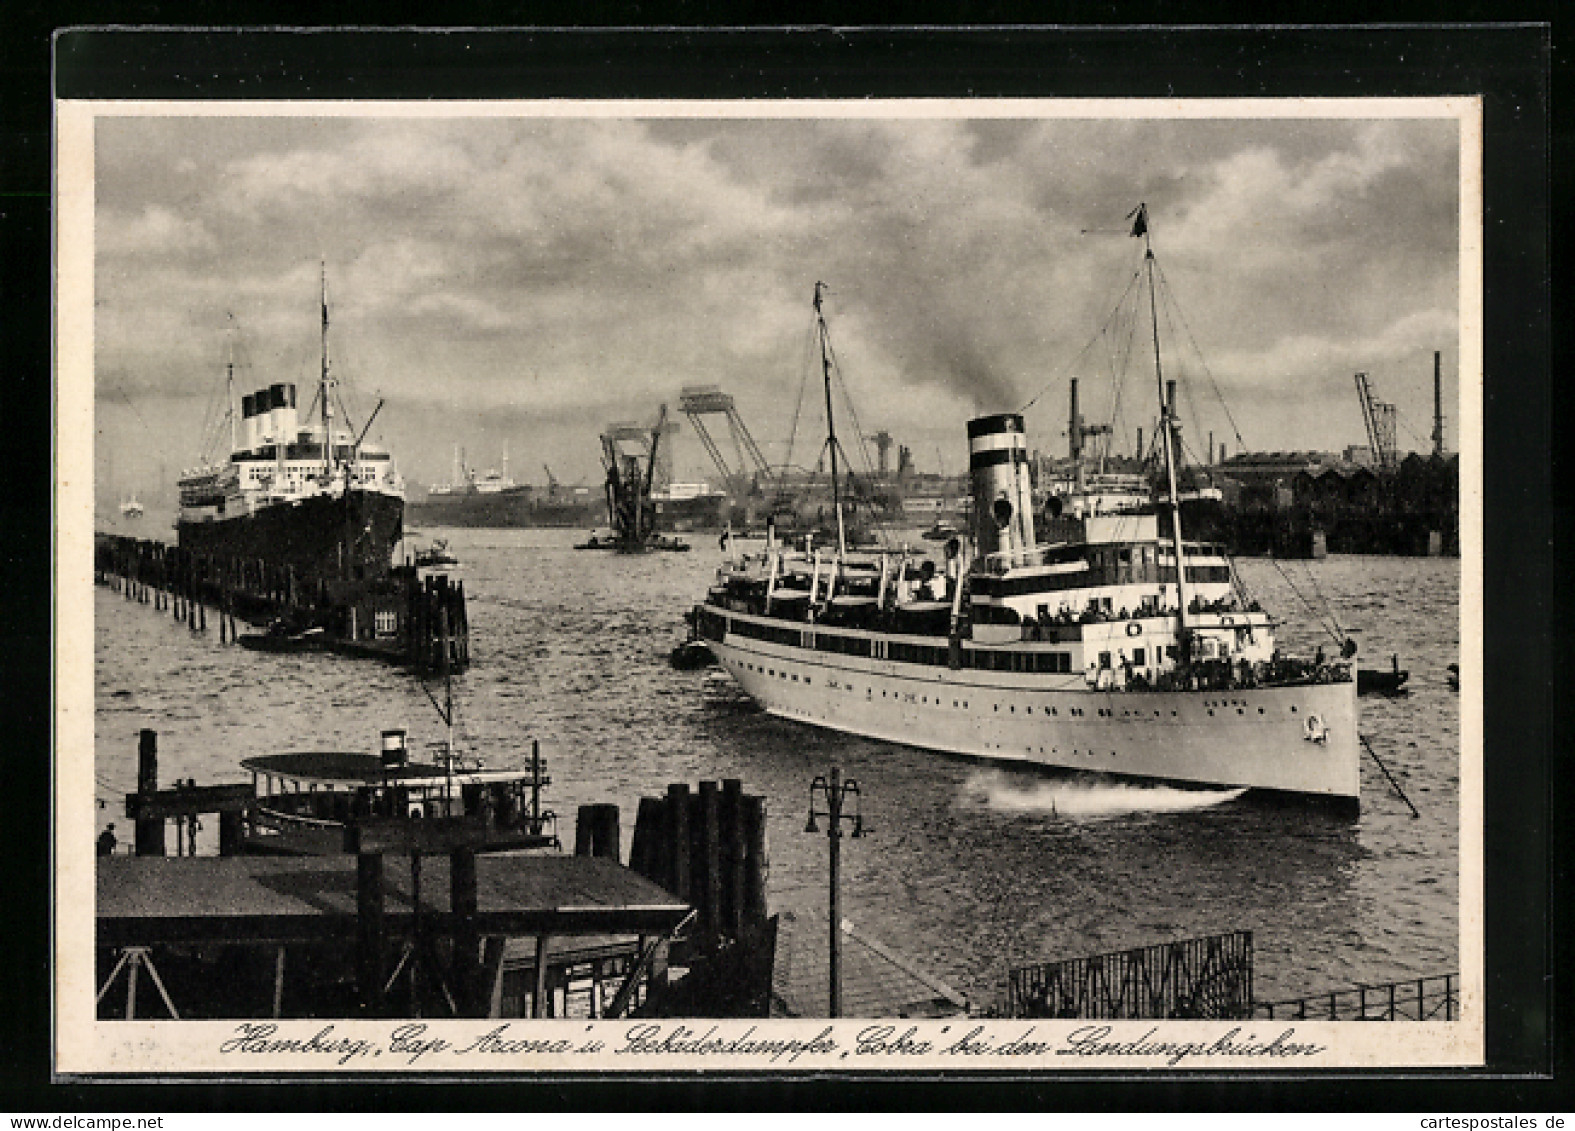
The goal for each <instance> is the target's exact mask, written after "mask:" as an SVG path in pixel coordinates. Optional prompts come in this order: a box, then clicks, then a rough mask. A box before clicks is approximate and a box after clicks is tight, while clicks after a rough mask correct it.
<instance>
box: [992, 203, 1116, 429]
mask: <svg viewBox="0 0 1575 1131" xmlns="http://www.w3.org/2000/svg"><path fill="white" fill-rule="evenodd" d="M1099 230H1100V229H1094V228H1085V229H1084V230H1083V233H1082V234H1084V235H1086V234H1088V233H1090V232H1096V231H1099ZM1120 270H1121V275H1119V276H1118V277H1117V282H1118V283H1120V282H1121V280H1122V279H1125V282H1124V284H1122V285H1121V286H1120V289H1119V290H1118V289H1117V286H1116V285H1115V284H1112V286H1111V287H1110V288H1109V293H1111V294H1115V295H1116V296H1117V297H1116V299H1115V301H1114V303H1111V302H1108V301H1107V302H1106V303H1105V305H1104V307H1103V309H1108V310H1110V314H1109V315H1108V316H1107V317H1106V319H1105V323H1104V325H1103V326H1101V327H1100V328H1099V329H1098V330H1096V331H1095V332H1094V335H1093V336H1092V337H1091V338H1089V340H1088V342H1087V344H1085V345H1084V346H1083V348H1082V349H1081V350H1079V351H1078V353H1077V356H1076V357H1074V358H1073V359H1072V361H1071V364H1070V365H1068V366H1065V367H1063V369H1062V370H1061V371H1060V372H1058V373H1056V374H1054V375H1053V376H1052V377H1051V378H1050V380H1049V381H1046V382H1045V384H1044V386H1043V387H1042V388H1041V389H1040V390H1039V391H1038V392H1037V393H1035V394H1034V395H1033V396H1032V397H1031V398H1030V399H1029V400H1028V403H1027V404H1025V405H1023V407H1022V408H1020V409H1018V410H1017V411H1018V412H1020V413H1022V412H1027V411H1028V410H1029V409H1031V408H1033V407H1034V405H1036V404H1038V403H1039V401H1040V399H1041V398H1043V397H1044V395H1045V394H1046V393H1048V392H1049V391H1050V390H1051V388H1052V387H1053V386H1054V385H1055V384H1056V382H1057V381H1058V380H1059V379H1060V378H1061V377H1062V376H1063V375H1065V374H1067V373H1071V372H1076V370H1077V364H1078V362H1079V361H1081V360H1082V358H1083V355H1084V354H1086V353H1087V352H1088V351H1089V350H1090V349H1091V348H1093V346H1094V344H1095V343H1096V342H1097V341H1099V338H1100V335H1101V334H1103V333H1104V331H1105V330H1106V329H1107V328H1108V327H1109V325H1110V321H1111V319H1113V318H1115V317H1116V316H1117V315H1118V314H1119V313H1120V312H1121V310H1122V309H1123V307H1124V305H1125V303H1126V300H1127V294H1128V293H1129V292H1130V291H1131V290H1132V288H1133V287H1134V286H1136V285H1137V284H1138V283H1139V281H1140V280H1141V278H1142V274H1143V272H1142V270H1141V269H1137V270H1134V269H1132V268H1129V267H1126V266H1125V265H1123V266H1122V267H1121V268H1120Z"/></svg>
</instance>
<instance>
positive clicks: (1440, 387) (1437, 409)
mask: <svg viewBox="0 0 1575 1131" xmlns="http://www.w3.org/2000/svg"><path fill="white" fill-rule="evenodd" d="M1442 365H1443V362H1442V360H1441V355H1440V354H1439V351H1438V350H1434V351H1433V454H1434V455H1435V456H1439V457H1442V456H1443V454H1444V379H1443V376H1442V372H1441V369H1442Z"/></svg>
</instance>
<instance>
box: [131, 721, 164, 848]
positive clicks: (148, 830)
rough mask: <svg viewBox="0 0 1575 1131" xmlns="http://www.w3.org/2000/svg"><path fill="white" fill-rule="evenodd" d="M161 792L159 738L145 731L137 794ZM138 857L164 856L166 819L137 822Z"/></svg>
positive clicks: (139, 747)
mask: <svg viewBox="0 0 1575 1131" xmlns="http://www.w3.org/2000/svg"><path fill="white" fill-rule="evenodd" d="M158 790H159V736H158V732H157V731H152V730H143V731H142V732H141V734H140V735H139V736H138V742H137V792H138V793H139V794H142V795H143V796H145V797H146V796H150V795H152V794H154V793H157V792H158ZM135 836H136V840H135V844H136V850H137V855H138V856H163V855H164V818H162V817H139V818H137V821H136V834H135Z"/></svg>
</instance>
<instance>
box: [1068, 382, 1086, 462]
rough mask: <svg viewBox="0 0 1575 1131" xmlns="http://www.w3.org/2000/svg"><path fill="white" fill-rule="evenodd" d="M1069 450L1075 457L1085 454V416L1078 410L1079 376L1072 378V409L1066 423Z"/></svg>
mask: <svg viewBox="0 0 1575 1131" xmlns="http://www.w3.org/2000/svg"><path fill="white" fill-rule="evenodd" d="M1066 435H1067V450H1068V452H1069V454H1070V455H1071V457H1072V458H1073V459H1081V458H1082V456H1083V417H1082V416H1081V415H1080V414H1079V413H1078V411H1077V378H1076V377H1073V378H1072V411H1071V415H1070V416H1069V417H1068V418H1067V425H1066Z"/></svg>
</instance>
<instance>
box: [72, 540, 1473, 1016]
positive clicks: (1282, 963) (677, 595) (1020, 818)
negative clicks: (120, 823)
mask: <svg viewBox="0 0 1575 1131" xmlns="http://www.w3.org/2000/svg"><path fill="white" fill-rule="evenodd" d="M438 536H447V537H448V538H449V543H450V545H451V547H453V548H454V550H455V551H456V553H458V554H459V556H460V557H461V558H462V559H463V560H464V561H465V563H466V569H467V572H466V591H467V594H468V595H469V596H470V600H471V630H472V633H473V640H472V647H473V654H474V655H475V656H476V658H477V662H476V665H475V666H474V667H473V668H472V669H471V671H469V672H468V673H466V674H464V675H462V676H459V677H456V678H455V680H454V682H453V694H454V699H455V703H456V707H457V716H458V723H459V726H458V732H459V735H460V739H461V741H462V743H468V744H470V745H471V747H472V748H474V749H476V750H478V751H479V752H481V753H483V754H484V756H485V757H486V760H487V763H488V764H489V765H494V766H515V767H518V766H523V765H525V764H527V763H528V761H529V758H530V746H531V740H532V739H533V738H534V739H538V740H540V742H541V744H542V752H543V755H544V756H545V757H546V758H547V759H548V760H549V763H550V765H551V770H552V776H553V786H552V789H551V795H550V798H549V801H550V803H551V805H552V807H553V808H554V809H555V810H557V811H558V812H559V813H562V814H572V813H573V812H574V811H575V809H576V807H577V806H578V805H580V804H585V803H590V802H601V801H612V802H615V803H617V804H618V805H619V807H620V810H621V812H622V817H623V824H624V830H623V834H624V835H623V841H624V843H625V844H628V843H629V841H630V839H631V837H632V832H633V829H632V825H633V820H634V815H635V812H636V811H637V809H638V799H639V798H640V797H641V796H656V795H658V794H660V793H661V792H663V791H665V788H666V785H667V784H668V783H669V782H676V781H687V782H689V783H690V784H691V785H693V784H694V783H695V782H697V781H699V780H701V779H709V780H720V779H722V778H728V777H736V778H741V779H742V780H743V782H744V785H745V788H746V789H747V790H748V791H749V792H751V793H757V794H761V795H763V796H764V797H765V798H766V802H767V814H768V817H767V820H768V836H769V842H770V862H771V872H770V886H771V900H772V906H773V909H774V910H801V911H810V910H817V911H818V910H819V909H820V908H822V907H823V906H824V901H825V898H826V891H825V876H826V839H825V836H824V835H820V836H810V835H807V834H805V832H804V817H805V810H806V806H807V803H808V787H809V782H810V780H811V779H812V778H813V777H814V776H815V775H817V774H823V773H825V772H827V771H828V770H829V769H830V767H831V766H832V765H838V766H840V767H841V768H842V770H843V773H844V774H845V775H847V776H850V777H853V778H856V779H857V780H858V782H859V784H860V786H861V797H862V804H863V812H864V815H865V819H866V824H867V826H868V827H869V828H870V829H872V830H873V833H872V835H870V836H868V837H865V838H862V839H860V840H858V841H852V840H848V841H844V842H843V854H842V859H843V870H844V892H843V905H844V907H845V909H846V914H847V917H848V918H849V919H851V920H852V921H853V922H854V923H855V924H856V925H857V926H858V927H859V929H860V930H861V931H866V932H868V933H869V934H870V935H871V936H873V937H874V938H876V939H878V940H880V941H881V942H883V943H885V944H886V945H888V946H891V947H894V948H896V949H897V950H899V951H901V952H903V953H904V954H906V955H908V956H910V957H912V958H914V959H915V960H917V961H919V962H920V965H921V966H923V967H924V968H925V969H927V970H928V971H930V972H932V973H934V974H935V975H936V976H938V977H941V978H943V979H944V980H946V981H947V982H949V983H951V984H952V985H954V986H956V987H957V988H958V989H959V990H962V991H963V992H964V993H967V994H968V995H969V997H970V998H971V999H972V1000H974V1001H976V1002H980V1003H985V1002H990V1001H993V1000H995V999H996V998H997V996H998V995H999V994H1000V992H1001V989H1002V986H1003V985H1004V981H1005V977H1006V972H1007V969H1008V968H1009V967H1010V966H1011V965H1013V964H1019V965H1020V964H1026V963H1030V962H1039V961H1048V960H1052V959H1061V958H1073V957H1078V956H1081V955H1086V954H1089V953H1095V952H1100V951H1105V950H1116V949H1124V948H1127V947H1132V946H1140V945H1146V944H1149V943H1154V942H1161V941H1165V940H1167V939H1174V938H1184V937H1188V936H1191V935H1200V934H1211V933H1215V932H1219V931H1227V930H1237V929H1247V930H1251V931H1253V934H1254V950H1255V954H1256V969H1255V973H1254V978H1255V983H1256V986H1257V989H1258V993H1259V996H1260V997H1262V998H1264V999H1266V1000H1267V999H1272V998H1276V997H1281V998H1283V997H1290V996H1293V995H1299V994H1304V993H1308V992H1312V991H1316V990H1320V989H1332V988H1336V987H1343V986H1347V985H1351V984H1354V983H1357V982H1362V981H1366V982H1378V981H1385V980H1390V979H1394V978H1400V977H1416V976H1421V975H1425V974H1434V973H1441V972H1445V971H1452V970H1454V969H1455V968H1456V966H1457V964H1458V961H1459V959H1458V954H1457V939H1458V935H1459V923H1458V915H1457V911H1456V901H1457V899H1458V894H1457V893H1458V887H1459V885H1458V880H1457V876H1458V869H1457V865H1456V853H1457V850H1458V849H1457V844H1458V812H1457V805H1458V793H1459V785H1458V782H1459V768H1458V743H1459V736H1460V729H1459V697H1458V695H1457V694H1456V693H1454V692H1451V691H1449V690H1448V688H1447V686H1446V685H1445V684H1444V682H1443V672H1444V668H1445V666H1446V665H1447V664H1449V663H1450V662H1458V657H1459V641H1458V636H1457V634H1458V623H1459V622H1458V617H1457V616H1456V607H1455V604H1456V599H1457V598H1456V594H1457V593H1458V577H1459V563H1458V562H1456V561H1452V560H1449V559H1389V558H1343V557H1338V556H1336V557H1332V558H1329V559H1326V560H1325V561H1322V562H1315V563H1280V566H1281V567H1282V568H1284V569H1285V570H1286V571H1287V572H1288V573H1290V575H1291V578H1292V580H1294V582H1295V584H1296V588H1297V589H1299V590H1300V591H1301V592H1303V593H1306V594H1309V595H1312V594H1321V595H1322V596H1323V597H1326V598H1327V599H1328V600H1329V601H1330V602H1331V604H1332V607H1333V609H1334V612H1335V614H1336V619H1337V620H1338V621H1339V623H1340V624H1341V625H1342V626H1344V627H1351V628H1356V629H1359V630H1360V631H1359V632H1358V634H1357V635H1358V636H1359V637H1360V639H1361V640H1362V649H1363V650H1362V662H1363V663H1365V664H1366V665H1367V666H1381V665H1383V664H1386V663H1387V662H1388V658H1389V656H1390V654H1391V653H1395V652H1398V653H1399V654H1400V658H1401V666H1402V667H1406V668H1408V669H1409V670H1410V672H1411V682H1410V685H1409V686H1410V687H1411V694H1410V695H1408V696H1405V697H1402V698H1397V699H1393V700H1386V699H1382V698H1378V699H1374V698H1363V699H1362V701H1361V709H1362V729H1363V733H1364V734H1366V735H1367V737H1368V739H1369V741H1370V742H1371V743H1372V745H1373V748H1374V750H1376V751H1377V753H1378V754H1379V756H1380V757H1382V758H1384V760H1385V761H1386V762H1387V763H1388V764H1389V766H1390V768H1391V770H1392V771H1394V772H1395V774H1396V777H1397V778H1399V780H1400V781H1401V783H1402V785H1403V787H1404V788H1405V790H1406V792H1407V794H1408V795H1410V796H1411V798H1412V800H1413V801H1414V802H1416V803H1417V805H1418V807H1419V808H1420V809H1421V810H1422V819H1420V820H1412V819H1411V817H1410V814H1409V812H1408V811H1407V810H1406V809H1405V807H1404V806H1403V805H1402V804H1401V803H1400V802H1399V801H1398V799H1396V798H1395V797H1394V796H1393V794H1392V792H1391V791H1390V787H1389V785H1388V783H1387V782H1386V781H1385V780H1384V778H1383V776H1382V775H1381V774H1380V773H1379V772H1378V770H1377V768H1376V767H1375V766H1374V765H1373V764H1372V763H1371V760H1370V759H1365V758H1364V761H1363V766H1362V790H1363V806H1362V812H1361V814H1360V816H1359V817H1358V818H1357V819H1356V820H1355V821H1351V820H1344V819H1338V818H1333V817H1330V816H1328V815H1327V814H1324V813H1321V812H1317V811H1309V810H1298V809H1283V808H1274V807H1269V806H1265V805H1262V804H1261V803H1258V802H1256V801H1254V799H1253V797H1252V796H1251V795H1247V796H1236V795H1235V794H1234V792H1233V791H1222V790H1205V791H1191V790H1145V789H1140V788H1137V787H1134V786H1129V785H1125V784H1121V783H1111V782H1099V781H1097V780H1096V781H1092V782H1090V781H1089V780H1086V779H1079V778H1076V777H1075V776H1074V777H1068V776H1067V775H1051V774H1039V773H1025V772H1022V771H1020V770H1016V769H994V768H990V767H985V766H981V765H979V764H976V763H971V762H967V761H962V760H958V759H952V758H947V757H944V756H939V755H934V754H928V753H925V752H923V751H919V750H914V749H911V748H908V747H900V746H891V745H888V744H884V743H879V742H872V741H869V740H865V739H859V738H854V737H851V736H846V735H838V734H834V733H831V732H828V731H823V730H818V729H814V728H809V727H805V726H800V725H798V724H794V723H788V722H784V721H782V720H780V719H777V718H775V717H773V716H770V715H766V714H765V713H764V712H762V711H761V710H760V709H759V708H758V707H757V706H756V705H755V704H753V703H752V702H751V701H750V700H749V699H748V698H747V697H746V696H744V695H743V694H742V692H740V691H739V690H738V688H737V687H736V685H735V684H734V683H733V682H732V681H731V680H730V679H729V678H728V677H727V676H726V675H725V674H723V673H721V672H719V671H716V670H714V669H713V670H709V671H700V672H679V671H676V670H674V669H673V668H671V667H670V666H669V665H668V664H667V659H666V656H667V650H668V649H669V648H670V647H671V645H672V644H673V643H676V642H677V641H678V640H679V639H681V638H682V636H683V633H684V624H683V613H684V611H685V610H686V609H687V608H688V607H689V605H690V604H691V603H692V602H693V601H694V600H695V599H696V598H698V597H699V596H700V595H701V594H702V593H703V592H704V589H705V586H706V584H707V582H708V581H709V580H710V574H711V571H712V570H713V569H714V567H715V564H716V562H717V560H718V556H717V554H716V551H715V549H714V541H708V540H707V539H699V540H698V541H696V543H695V545H696V549H695V551H694V552H693V553H690V554H680V555H652V556H651V557H650V558H649V559H645V560H641V559H633V560H632V568H631V560H628V559H620V558H617V557H615V556H613V555H603V554H576V553H573V552H572V551H571V550H570V549H569V546H570V545H571V544H572V542H573V541H574V539H575V537H576V536H577V532H575V531H542V530H532V531H513V530H508V531H500V530H492V531H463V530H452V531H443V532H439V535H438ZM1242 573H1243V577H1244V579H1245V580H1246V581H1247V583H1248V585H1249V587H1250V588H1251V589H1252V590H1253V591H1254V593H1255V595H1257V596H1258V597H1259V598H1260V599H1261V600H1262V601H1263V602H1264V604H1265V606H1266V607H1268V608H1270V609H1272V610H1274V611H1275V612H1276V613H1278V614H1279V615H1281V616H1284V617H1286V618H1288V620H1287V624H1286V625H1285V626H1284V628H1283V629H1282V630H1281V639H1282V641H1283V642H1284V644H1285V646H1286V647H1287V648H1290V649H1293V650H1295V649H1308V650H1310V649H1311V648H1313V647H1315V646H1317V645H1318V643H1320V641H1323V642H1327V637H1325V636H1323V635H1322V632H1321V630H1320V628H1319V626H1318V621H1317V619H1316V618H1315V617H1313V616H1312V615H1311V614H1310V613H1309V612H1308V611H1307V610H1306V609H1305V608H1303V607H1301V605H1300V602H1299V600H1298V599H1297V597H1296V596H1295V593H1294V592H1293V590H1292V589H1291V587H1290V586H1289V585H1288V584H1287V583H1286V581H1285V580H1284V578H1283V577H1282V576H1281V575H1280V573H1279V572H1278V570H1277V569H1276V567H1275V565H1274V564H1273V563H1269V562H1264V561H1252V560H1249V561H1246V562H1243V563H1242ZM1309 573H1310V575H1311V577H1312V579H1313V581H1314V582H1315V584H1309V583H1308V580H1307V577H1308V574H1309ZM95 623H96V631H97V649H96V655H95V686H96V689H97V699H96V704H95V707H96V711H95V724H96V743H97V745H96V759H97V769H98V773H97V776H98V777H101V778H103V779H104V780H105V781H107V782H111V783H124V782H126V781H128V780H129V779H131V778H134V776H135V749H136V730H137V728H139V727H141V726H148V727H152V728H154V729H156V730H158V731H159V736H160V737H159V749H160V770H161V773H162V774H163V775H164V776H165V777H166V778H173V777H177V776H178V777H182V778H185V777H195V778H196V779H197V780H198V781H200V782H216V781H225V780H228V781H235V780H239V779H240V772H239V770H238V766H237V763H238V761H239V760H240V759H241V758H244V757H248V756H250V755H253V754H261V753H268V752H273V751H277V750H279V749H281V748H282V749H290V748H294V749H311V748H318V749H351V750H370V749H373V748H375V746H376V743H377V736H378V731H379V730H381V729H382V728H383V727H384V726H389V725H403V726H407V727H408V728H409V729H410V731H411V742H412V744H413V745H415V746H416V747H417V748H418V749H421V748H424V746H425V744H426V743H429V742H432V741H435V740H437V739H438V738H440V737H441V735H442V726H441V723H440V722H439V721H438V719H437V717H436V715H435V713H434V712H433V710H432V707H431V705H430V703H429V702H428V700H427V696H426V693H425V692H424V691H423V690H422V689H421V687H420V686H419V684H417V683H416V682H415V681H414V680H413V679H412V678H411V677H410V676H408V675H407V674H405V673H403V672H400V671H398V670H396V669H393V668H389V667H386V666H384V665H381V664H376V663H361V662H352V661H347V660H344V659H341V658H338V657H334V656H324V655H305V656H262V655H258V654H256V653H251V652H247V651H245V650H243V649H238V648H231V647H221V646H219V645H218V644H217V643H216V641H215V640H214V639H213V638H212V634H211V633H210V634H209V635H208V636H202V635H194V634H192V633H191V632H190V631H189V630H188V629H185V628H183V627H180V626H176V625H175V624H174V623H173V620H172V618H169V617H167V616H164V615H162V614H159V613H156V612H154V611H153V610H151V608H149V607H145V606H140V605H134V604H131V603H128V602H126V601H124V600H123V599H122V598H119V597H115V596H114V595H112V594H108V593H107V592H104V591H100V592H99V593H98V595H97V602H96V622H95ZM440 697H441V695H440ZM117 787H118V786H117ZM109 819H112V817H111V816H110V815H109V814H108V812H107V811H101V812H100V820H109ZM565 831H568V832H572V830H565Z"/></svg>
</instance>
